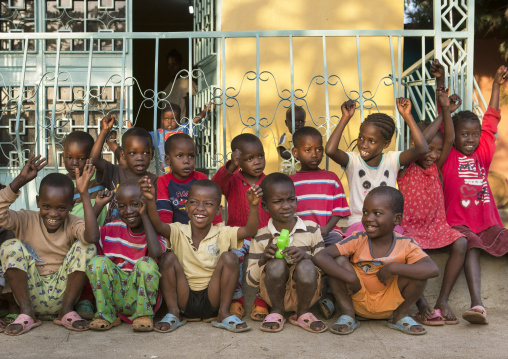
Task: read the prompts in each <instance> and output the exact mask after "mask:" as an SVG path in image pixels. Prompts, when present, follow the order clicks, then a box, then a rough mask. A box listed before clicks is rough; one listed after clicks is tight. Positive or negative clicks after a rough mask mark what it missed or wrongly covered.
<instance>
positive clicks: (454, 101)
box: [449, 93, 462, 113]
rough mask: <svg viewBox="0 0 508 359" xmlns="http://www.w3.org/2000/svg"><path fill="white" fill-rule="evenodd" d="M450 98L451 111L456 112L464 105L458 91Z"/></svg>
mask: <svg viewBox="0 0 508 359" xmlns="http://www.w3.org/2000/svg"><path fill="white" fill-rule="evenodd" d="M449 99H450V113H454V112H455V111H456V110H457V109H458V108H459V107H460V105H462V99H461V98H460V97H459V95H457V94H456V93H454V94H453V95H451V96H450V97H449Z"/></svg>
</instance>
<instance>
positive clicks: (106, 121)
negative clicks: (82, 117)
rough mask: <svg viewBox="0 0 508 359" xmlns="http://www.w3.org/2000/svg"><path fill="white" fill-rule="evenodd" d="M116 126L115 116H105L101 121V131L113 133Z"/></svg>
mask: <svg viewBox="0 0 508 359" xmlns="http://www.w3.org/2000/svg"><path fill="white" fill-rule="evenodd" d="M114 124H115V118H114V117H113V115H107V116H105V117H104V118H103V119H102V121H101V131H107V132H109V131H111V129H112V128H113V125H114Z"/></svg>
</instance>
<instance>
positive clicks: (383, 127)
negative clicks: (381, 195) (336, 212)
mask: <svg viewBox="0 0 508 359" xmlns="http://www.w3.org/2000/svg"><path fill="white" fill-rule="evenodd" d="M397 109H398V110H399V112H400V114H401V115H402V118H404V121H405V122H406V124H407V125H408V127H409V129H410V130H411V134H412V136H413V139H414V143H415V146H414V147H412V148H409V149H407V150H405V151H388V152H387V153H386V155H385V154H384V153H383V150H384V149H385V148H387V147H388V146H389V145H390V143H391V140H392V137H393V134H394V132H395V122H394V121H393V119H392V118H391V117H390V116H388V115H386V114H384V113H372V114H370V115H368V116H367V117H366V118H365V121H363V122H362V124H361V126H360V133H359V134H358V140H357V142H356V146H357V148H358V152H344V151H342V150H341V149H339V142H340V139H341V137H342V133H343V132H344V129H345V128H346V125H347V124H348V122H349V120H350V119H351V117H353V115H354V113H355V102H354V101H352V100H349V101H346V102H344V103H343V104H342V106H341V110H342V117H341V119H340V121H339V124H338V125H337V127H336V128H335V130H334V131H333V133H332V135H331V136H330V139H329V140H328V143H327V144H326V149H325V152H326V154H327V155H328V156H329V157H330V158H331V159H332V160H333V161H335V162H337V163H338V164H339V165H341V166H342V168H344V170H345V172H346V177H347V181H348V184H349V190H350V195H349V206H350V207H351V215H350V216H349V220H348V226H349V228H348V229H347V231H346V236H350V235H351V234H352V233H353V232H355V231H363V229H364V228H363V226H362V222H361V219H362V205H363V201H364V199H365V196H366V195H367V194H368V193H369V192H370V191H371V190H372V189H373V188H376V187H378V186H390V187H394V188H395V185H396V182H397V174H398V172H399V169H400V168H402V167H406V166H409V165H410V164H411V163H413V162H414V161H415V160H416V159H417V158H419V157H420V156H423V155H424V154H425V153H427V152H428V150H429V146H428V145H427V142H426V141H425V138H424V137H423V135H422V133H421V131H420V129H419V128H418V126H417V125H416V122H415V120H414V118H413V116H412V115H411V101H409V100H408V99H407V98H402V97H401V98H398V99H397ZM395 230H396V231H397V232H399V233H404V230H403V229H402V228H401V227H400V226H398V227H397V228H396V229H395Z"/></svg>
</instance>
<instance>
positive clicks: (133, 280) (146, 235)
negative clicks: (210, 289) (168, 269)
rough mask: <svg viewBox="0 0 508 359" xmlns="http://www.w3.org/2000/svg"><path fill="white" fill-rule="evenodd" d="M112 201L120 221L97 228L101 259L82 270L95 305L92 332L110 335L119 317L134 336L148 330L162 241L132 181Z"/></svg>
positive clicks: (156, 284) (137, 187)
mask: <svg viewBox="0 0 508 359" xmlns="http://www.w3.org/2000/svg"><path fill="white" fill-rule="evenodd" d="M116 197H117V205H118V215H119V216H120V220H117V221H114V222H111V223H108V224H106V225H104V226H102V227H101V229H100V232H101V239H100V241H99V250H98V252H99V254H100V255H99V256H96V257H95V258H93V259H92V260H91V261H90V264H89V265H88V267H87V271H86V274H87V276H88V279H89V280H90V283H91V284H92V288H93V292H94V295H95V298H96V302H97V313H96V314H95V319H94V320H93V321H92V322H91V323H90V329H93V330H108V329H110V328H111V327H113V326H116V325H119V324H120V323H121V321H120V318H122V319H124V320H126V321H128V322H132V329H133V330H134V331H138V332H144V331H151V330H153V316H154V313H155V310H154V308H155V306H156V303H157V298H158V289H159V288H158V285H159V277H160V273H159V270H158V269H159V268H158V267H157V263H156V261H155V260H156V259H157V258H159V257H160V255H161V254H162V253H163V252H164V251H166V242H165V241H164V239H163V238H162V237H159V236H157V234H156V233H155V230H154V229H153V226H152V223H151V222H150V218H148V214H147V212H146V204H145V202H144V201H143V200H142V197H141V191H140V188H139V184H138V182H137V181H136V180H135V179H129V180H126V181H125V182H122V183H121V184H120V186H118V189H117V194H116ZM159 299H160V298H159ZM159 304H160V300H159ZM117 315H118V317H117ZM127 317H128V318H127Z"/></svg>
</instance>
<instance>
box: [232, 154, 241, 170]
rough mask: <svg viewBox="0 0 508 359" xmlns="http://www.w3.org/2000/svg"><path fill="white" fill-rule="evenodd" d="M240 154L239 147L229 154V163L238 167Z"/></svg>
mask: <svg viewBox="0 0 508 359" xmlns="http://www.w3.org/2000/svg"><path fill="white" fill-rule="evenodd" d="M241 156H242V152H241V151H240V150H239V149H236V150H235V152H233V153H232V154H231V163H232V164H233V165H234V166H235V168H237V167H238V165H239V164H240V157H241Z"/></svg>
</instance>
